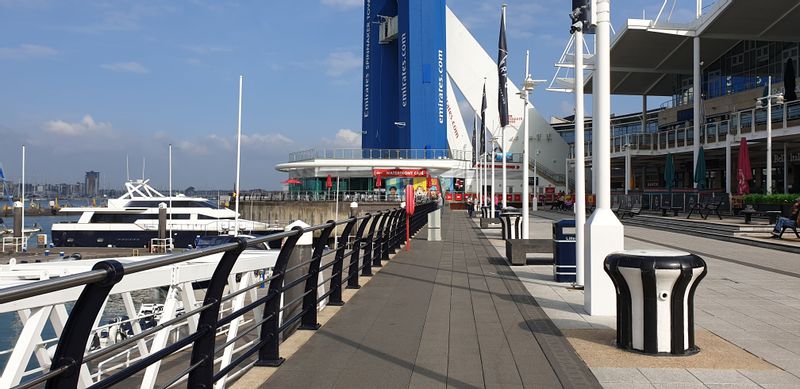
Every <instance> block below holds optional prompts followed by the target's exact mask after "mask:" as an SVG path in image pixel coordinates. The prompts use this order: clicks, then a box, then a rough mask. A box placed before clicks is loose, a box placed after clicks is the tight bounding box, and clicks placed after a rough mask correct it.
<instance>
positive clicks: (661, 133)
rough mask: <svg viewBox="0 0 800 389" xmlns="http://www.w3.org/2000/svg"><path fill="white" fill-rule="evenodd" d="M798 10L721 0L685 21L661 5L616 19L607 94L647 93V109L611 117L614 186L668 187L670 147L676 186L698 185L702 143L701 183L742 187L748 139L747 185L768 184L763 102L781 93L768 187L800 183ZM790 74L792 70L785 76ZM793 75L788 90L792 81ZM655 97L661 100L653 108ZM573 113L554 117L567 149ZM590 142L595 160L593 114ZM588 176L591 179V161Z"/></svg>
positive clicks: (727, 189)
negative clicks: (740, 160) (651, 13)
mask: <svg viewBox="0 0 800 389" xmlns="http://www.w3.org/2000/svg"><path fill="white" fill-rule="evenodd" d="M752 15H759V17H758V18H754V17H751V16H752ZM798 17H800V9H798V7H797V4H796V3H794V2H769V3H766V4H765V3H760V2H749V1H736V0H721V1H717V2H715V3H714V4H711V5H709V6H708V7H706V8H705V9H702V10H700V9H698V17H697V19H695V20H693V21H691V22H688V23H674V22H672V21H670V20H669V19H668V16H667V12H666V11H665V12H662V13H660V14H659V16H657V17H656V19H654V20H644V19H628V20H627V21H626V23H625V25H623V26H622V27H620V28H618V29H617V31H618V33H617V34H616V35H615V37H614V38H613V41H612V45H611V93H612V94H615V95H636V96H641V98H642V107H643V109H642V111H639V112H633V113H626V114H623V115H616V116H614V117H612V119H611V120H612V141H611V157H612V181H611V182H612V189H613V190H614V191H616V192H618V193H621V192H624V191H626V190H628V191H631V190H635V191H639V192H647V191H659V190H664V188H665V187H666V183H665V182H664V178H663V177H664V168H665V161H666V155H667V154H668V153H672V154H673V156H674V161H675V175H676V183H675V185H676V187H677V188H683V189H687V190H693V189H694V188H693V187H694V179H693V178H694V168H695V166H696V164H697V154H698V151H699V149H700V147H702V148H703V149H704V153H705V161H706V182H705V189H706V190H710V191H715V192H719V193H731V194H736V193H737V188H736V186H737V179H736V174H737V173H736V170H735V167H736V158H737V154H738V149H739V146H738V145H739V142H740V139H741V138H745V139H746V140H747V142H748V144H749V150H750V162H751V165H752V168H753V178H754V180H753V181H752V183H751V185H750V186H751V188H750V189H751V191H753V192H762V193H764V192H766V191H767V170H766V169H767V158H768V157H767V154H768V150H767V148H768V147H767V143H768V136H767V107H766V106H767V104H766V101H765V100H764V99H763V97H764V96H767V95H776V94H783V95H784V96H785V97H786V98H785V99H784V101H780V100H779V99H773V101H772V112H771V114H772V115H771V116H772V120H771V123H770V124H771V143H772V147H771V148H772V151H771V154H772V189H773V193H780V192H787V193H788V192H797V191H798V190H799V189H800V147H799V146H798V142H799V141H800V102H799V101H796V93H792V92H796V85H797V83H796V76H797V72H796V70H797V64H798V49H800V33H798V32H797V31H796V29H794V28H793V24H792V21H793V20H797V18H798ZM744 21H746V22H744ZM787 75H789V76H790V77H791V80H789V82H788V83H787V82H786V81H787V79H786V76H787ZM770 78H771V80H772V85H771V86H772V89H771V90H769V91H768V90H767V85H768V82H769V80H770ZM695 79H697V81H695ZM592 81H593V80H592V77H591V76H590V77H587V80H586V83H585V90H586V93H591V91H592V86H593V85H592ZM787 84H788V85H790V89H791V90H786V85H787ZM696 90H697V91H699V93H695V91H696ZM790 95H794V96H790ZM658 97H661V98H663V100H662V102H660V103H659V102H657V103H656V104H655V105H657V106H656V107H655V108H650V107H652V106H653V104H652V102H653V101H654V100H656V98H658ZM696 97H697V98H696ZM758 99H761V100H762V101H763V104H758V103H757V100H758ZM656 101H657V100H656ZM573 122H574V118H572V117H565V118H553V119H551V123H552V124H553V127H554V128H556V131H558V132H559V134H561V135H562V137H563V139H564V140H565V141H566V142H567V143H568V144H570V147H571V149H572V148H573V147H574V142H575V139H574V123H573ZM585 142H586V146H585V150H586V154H587V158H588V159H587V163H590V162H589V161H590V159H591V153H592V144H591V119H587V120H586V139H585ZM571 154H572V153H571ZM626 172H627V175H626ZM626 177H628V179H627V180H626ZM587 183H588V184H587V188H591V171H590V170H587Z"/></svg>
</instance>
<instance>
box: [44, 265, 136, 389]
mask: <svg viewBox="0 0 800 389" xmlns="http://www.w3.org/2000/svg"><path fill="white" fill-rule="evenodd" d="M92 270H105V271H106V277H105V278H104V279H103V280H101V281H98V282H95V283H92V284H88V285H86V286H85V287H84V288H83V291H82V292H81V295H80V297H78V300H77V301H76V302H75V306H74V307H73V308H72V312H70V315H69V318H68V319H67V323H66V325H65V326H64V331H62V333H61V337H60V338H59V339H58V346H57V347H56V352H55V355H53V364H52V365H51V366H50V371H53V370H56V369H59V368H61V367H64V366H68V367H69V369H68V370H66V371H65V372H64V373H62V374H59V375H57V376H55V377H53V378H51V379H49V380H47V384H46V385H45V388H47V389H56V388H77V387H78V379H79V378H80V369H81V365H82V364H83V355H84V353H86V344H87V342H88V341H89V333H90V332H91V331H92V327H93V326H94V322H95V320H96V319H97V315H99V314H101V312H100V309H101V308H102V307H103V302H105V300H106V298H107V297H108V293H109V292H111V288H113V287H114V285H115V284H116V283H118V282H119V281H120V280H121V279H122V276H123V275H124V274H125V268H124V267H123V266H122V264H121V263H119V262H118V261H115V260H108V261H102V262H98V263H96V264H95V265H94V266H93V267H92Z"/></svg>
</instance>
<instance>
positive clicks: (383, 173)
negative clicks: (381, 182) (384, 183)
mask: <svg viewBox="0 0 800 389" xmlns="http://www.w3.org/2000/svg"><path fill="white" fill-rule="evenodd" d="M372 175H373V176H375V177H427V176H428V169H372Z"/></svg>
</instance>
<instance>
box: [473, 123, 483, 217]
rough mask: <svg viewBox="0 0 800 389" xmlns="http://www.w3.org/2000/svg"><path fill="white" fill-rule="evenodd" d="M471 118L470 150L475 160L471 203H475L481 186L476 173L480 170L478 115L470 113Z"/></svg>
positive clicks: (478, 197)
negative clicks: (473, 196)
mask: <svg viewBox="0 0 800 389" xmlns="http://www.w3.org/2000/svg"><path fill="white" fill-rule="evenodd" d="M472 118H473V120H472V138H473V142H472V143H473V144H474V148H473V150H472V155H473V159H474V160H475V166H473V167H474V169H475V172H474V173H475V201H473V202H472V203H473V204H475V205H477V204H478V201H479V199H480V195H479V194H478V191H479V190H480V187H481V180H480V177H479V173H478V171H479V170H480V161H478V115H477V114H475V113H473V114H472Z"/></svg>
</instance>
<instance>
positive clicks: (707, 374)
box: [689, 369, 754, 385]
mask: <svg viewBox="0 0 800 389" xmlns="http://www.w3.org/2000/svg"><path fill="white" fill-rule="evenodd" d="M689 372H690V373H692V375H693V376H695V377H696V378H697V379H699V380H700V382H702V383H703V384H706V385H708V384H744V385H750V384H754V382H753V381H751V380H750V379H748V378H747V377H746V376H744V375H743V374H741V373H739V372H738V371H736V370H714V369H689Z"/></svg>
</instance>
